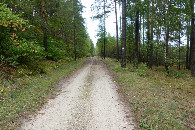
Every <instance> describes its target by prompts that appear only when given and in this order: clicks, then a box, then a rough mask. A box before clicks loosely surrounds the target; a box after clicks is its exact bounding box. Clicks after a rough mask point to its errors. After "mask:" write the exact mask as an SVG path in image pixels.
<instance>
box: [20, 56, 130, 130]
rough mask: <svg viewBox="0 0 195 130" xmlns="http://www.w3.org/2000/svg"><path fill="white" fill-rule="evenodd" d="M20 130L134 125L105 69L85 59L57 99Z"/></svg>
mask: <svg viewBox="0 0 195 130" xmlns="http://www.w3.org/2000/svg"><path fill="white" fill-rule="evenodd" d="M127 117H128V118H127ZM21 129H22V130H23V129H25V130H121V129H127V130H131V129H134V123H133V121H132V117H131V112H130V111H129V109H128V107H127V106H126V105H125V103H123V102H122V101H121V100H120V97H119V94H118V93H117V86H116V85H115V84H114V82H113V81H112V79H111V77H110V76H109V72H108V70H107V69H106V67H105V66H104V65H103V63H102V62H101V61H99V60H98V59H96V58H89V63H88V64H86V65H85V66H84V67H83V68H82V69H80V70H79V71H77V72H76V73H75V74H74V75H73V76H71V77H70V78H69V79H68V80H67V81H66V82H65V83H64V84H63V85H62V90H61V91H60V92H59V94H58V96H56V98H54V99H49V101H48V103H47V104H46V105H45V106H44V107H43V108H42V110H40V111H39V112H38V113H37V115H36V116H35V117H33V118H31V119H29V120H28V121H25V122H24V123H23V125H22V127H21Z"/></svg>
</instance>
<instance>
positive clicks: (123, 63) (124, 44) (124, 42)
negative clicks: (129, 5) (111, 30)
mask: <svg viewBox="0 0 195 130" xmlns="http://www.w3.org/2000/svg"><path fill="white" fill-rule="evenodd" d="M121 67H122V68H125V67H126V0H123V1H122V57H121Z"/></svg>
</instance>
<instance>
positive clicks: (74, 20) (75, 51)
mask: <svg viewBox="0 0 195 130" xmlns="http://www.w3.org/2000/svg"><path fill="white" fill-rule="evenodd" d="M72 2H73V27H74V38H73V40H74V60H75V61H76V60H77V49H76V46H77V45H76V17H75V4H76V3H75V0H73V1H72Z"/></svg>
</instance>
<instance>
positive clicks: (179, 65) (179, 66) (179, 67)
mask: <svg viewBox="0 0 195 130" xmlns="http://www.w3.org/2000/svg"><path fill="white" fill-rule="evenodd" d="M180 35H181V34H180V31H179V62H178V69H179V70H181V62H180V60H181V36H180Z"/></svg>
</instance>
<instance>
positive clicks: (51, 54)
mask: <svg viewBox="0 0 195 130" xmlns="http://www.w3.org/2000/svg"><path fill="white" fill-rule="evenodd" d="M48 41H49V43H48V51H47V56H48V58H49V59H51V60H54V61H58V60H60V59H62V58H63V57H64V56H65V55H66V50H65V47H63V42H62V41H57V40H54V39H51V38H49V40H48Z"/></svg>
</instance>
